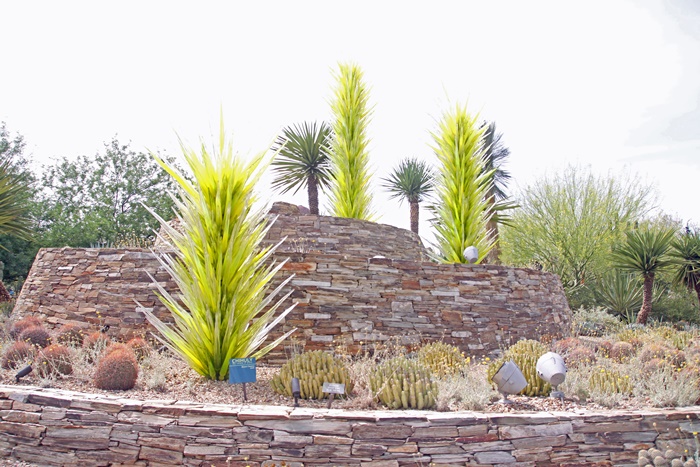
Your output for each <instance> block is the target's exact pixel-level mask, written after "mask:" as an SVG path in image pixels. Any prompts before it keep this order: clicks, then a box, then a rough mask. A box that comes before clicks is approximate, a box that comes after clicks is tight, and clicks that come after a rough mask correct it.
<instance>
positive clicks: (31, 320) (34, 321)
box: [10, 316, 42, 339]
mask: <svg viewBox="0 0 700 467" xmlns="http://www.w3.org/2000/svg"><path fill="white" fill-rule="evenodd" d="M41 325H42V323H41V320H40V319H39V318H37V317H36V316H25V317H24V318H22V319H19V320H17V321H15V322H14V323H13V324H12V326H11V327H10V337H11V338H13V339H19V336H20V334H22V332H23V331H24V330H25V329H28V328H32V327H34V326H41Z"/></svg>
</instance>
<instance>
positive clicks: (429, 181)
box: [382, 158, 435, 234]
mask: <svg viewBox="0 0 700 467" xmlns="http://www.w3.org/2000/svg"><path fill="white" fill-rule="evenodd" d="M383 181H384V184H383V185H382V186H383V187H384V188H385V189H386V190H387V191H389V192H390V193H391V198H392V199H393V198H399V200H400V201H402V202H403V200H406V201H408V204H409V206H410V210H411V211H410V215H411V231H412V232H415V233H416V234H417V233H418V220H419V203H421V202H422V201H423V200H424V199H425V197H426V196H428V195H429V194H430V193H431V192H432V190H433V185H434V184H435V175H434V174H433V171H432V169H431V168H430V166H429V165H428V164H427V163H426V162H424V161H419V160H418V159H416V158H413V159H404V160H402V161H401V162H399V165H398V167H396V168H395V169H394V171H393V172H392V173H391V175H389V177H387V178H384V179H383Z"/></svg>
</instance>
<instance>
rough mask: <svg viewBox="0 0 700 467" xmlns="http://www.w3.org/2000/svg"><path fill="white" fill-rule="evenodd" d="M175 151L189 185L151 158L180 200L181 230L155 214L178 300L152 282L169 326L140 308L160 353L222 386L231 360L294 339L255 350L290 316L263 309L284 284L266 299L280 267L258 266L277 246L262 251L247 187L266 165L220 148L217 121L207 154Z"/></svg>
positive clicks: (257, 212)
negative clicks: (166, 351)
mask: <svg viewBox="0 0 700 467" xmlns="http://www.w3.org/2000/svg"><path fill="white" fill-rule="evenodd" d="M181 146H182V150H183V153H184V156H185V160H186V161H187V164H188V165H189V168H190V170H191V172H192V181H190V180H188V179H187V177H185V176H184V175H183V174H182V173H180V172H179V171H178V170H177V169H176V168H175V167H173V166H169V165H168V164H167V163H166V162H164V161H163V160H162V159H161V158H159V157H158V156H157V155H155V154H154V155H153V157H154V158H155V159H156V160H157V161H158V163H159V164H160V165H161V166H162V167H163V168H164V169H165V170H166V171H168V173H169V174H170V175H171V176H172V177H173V178H174V179H175V180H176V181H177V183H178V185H179V187H178V191H179V193H178V194H179V197H174V198H175V211H176V216H177V219H178V221H179V223H180V226H181V228H180V229H175V228H173V227H172V226H171V225H169V224H168V223H167V222H165V221H164V220H163V219H162V218H160V217H158V216H157V215H156V217H157V218H158V220H159V221H160V223H161V226H162V229H163V230H164V231H165V232H166V234H167V235H164V236H163V237H162V238H163V240H164V241H165V242H167V243H168V244H169V245H170V246H171V247H172V249H173V251H174V253H173V254H171V255H169V254H164V255H160V256H159V260H160V262H161V264H162V265H163V267H164V268H165V269H166V270H167V271H168V272H169V273H170V275H171V276H172V277H173V279H174V280H175V282H176V283H177V285H178V287H179V289H180V293H179V294H170V293H168V291H166V290H165V288H164V287H163V286H162V285H160V284H158V283H157V282H156V286H157V288H158V292H159V293H158V296H159V298H160V300H161V301H162V302H163V304H164V305H165V306H166V307H167V308H168V310H169V311H170V313H171V314H172V317H173V320H174V324H173V325H169V324H166V323H164V322H162V321H161V320H160V319H158V318H157V317H156V316H155V315H154V314H153V313H152V312H151V311H149V310H148V309H147V308H146V309H144V312H145V314H146V317H147V319H148V321H149V322H150V323H151V324H152V325H153V326H154V327H155V328H156V329H157V330H158V331H159V333H160V335H159V336H157V337H158V338H159V339H160V340H161V341H162V342H163V343H164V344H165V345H166V346H168V347H169V348H170V349H171V350H172V351H173V352H175V353H176V354H178V355H180V356H181V357H182V358H183V359H184V360H185V361H186V362H187V363H188V364H189V365H190V366H191V367H192V368H193V369H194V370H195V371H197V373H199V374H201V375H203V376H204V377H206V378H210V379H219V380H222V379H225V378H226V377H227V376H228V369H229V361H230V359H231V358H246V357H258V358H259V357H262V356H263V355H265V354H266V353H268V352H269V351H270V350H272V349H273V348H274V347H275V346H277V345H278V344H279V343H280V342H281V341H282V340H284V339H285V338H286V337H287V336H288V335H289V334H291V332H293V331H290V332H288V333H286V334H284V335H283V336H282V337H280V338H278V339H276V340H275V341H273V342H272V343H270V344H268V345H265V346H263V347H261V346H262V344H263V343H264V342H265V340H266V339H267V337H268V334H269V332H270V330H271V329H272V328H273V327H274V326H275V325H277V323H279V322H280V320H281V319H282V318H284V316H285V315H286V314H287V313H289V311H291V307H290V308H288V309H287V310H285V311H284V312H282V313H281V314H280V315H279V316H277V317H276V318H275V319H273V317H274V313H275V311H276V309H277V307H278V306H279V305H280V303H281V302H282V301H283V300H284V299H285V298H287V297H286V296H285V297H283V298H282V299H281V300H278V301H277V302H276V303H275V304H273V305H272V306H271V307H270V308H269V309H268V310H267V311H266V310H265V308H266V307H267V306H268V305H269V304H270V303H271V301H272V299H273V297H274V296H275V295H276V294H277V293H278V292H279V291H280V290H281V288H282V287H283V286H284V285H285V284H286V283H287V281H288V280H289V279H291V277H290V278H289V279H287V281H284V283H282V284H281V285H280V286H279V287H277V288H276V289H275V290H273V291H272V292H271V293H269V294H268V293H267V292H268V283H269V282H270V280H271V279H272V278H273V276H274V275H275V273H276V272H277V271H278V270H279V268H280V267H281V266H282V264H283V263H282V264H278V265H274V264H265V261H266V260H267V259H268V258H269V257H270V255H271V254H272V252H273V251H274V249H275V248H276V246H275V247H264V248H263V247H261V242H262V240H263V238H264V236H265V233H266V232H267V230H268V228H269V223H268V221H267V220H266V218H265V212H264V211H263V210H262V209H261V208H260V207H255V206H254V204H255V202H256V201H257V196H256V194H255V192H254V187H255V184H256V182H257V181H258V180H259V178H260V176H261V174H262V173H263V171H264V170H265V168H267V166H268V164H269V162H270V160H269V159H267V158H265V156H264V155H263V154H261V155H258V156H256V157H254V158H253V159H252V160H251V161H250V162H245V161H243V160H241V158H240V157H239V156H237V155H235V154H234V152H233V147H232V146H231V144H229V143H227V142H226V139H225V134H224V127H223V121H222V122H221V129H220V137H219V144H218V148H214V150H213V151H211V152H210V151H209V150H208V149H207V148H206V146H205V145H204V144H202V147H201V149H200V151H199V152H197V151H194V150H192V149H189V148H187V147H185V146H184V145H183V144H182V143H181ZM217 149H218V150H217ZM152 213H153V212H152ZM153 214H154V215H155V213H153ZM154 282H155V280H154Z"/></svg>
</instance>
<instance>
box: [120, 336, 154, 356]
mask: <svg viewBox="0 0 700 467" xmlns="http://www.w3.org/2000/svg"><path fill="white" fill-rule="evenodd" d="M126 345H128V346H129V347H131V348H132V349H133V351H134V353H135V354H136V359H137V360H138V361H141V360H143V359H144V358H146V357H147V356H148V355H149V354H150V353H151V350H152V349H151V345H150V344H149V343H148V341H146V339H144V338H143V337H134V338H133V339H130V340H129V341H128V342H127V343H126Z"/></svg>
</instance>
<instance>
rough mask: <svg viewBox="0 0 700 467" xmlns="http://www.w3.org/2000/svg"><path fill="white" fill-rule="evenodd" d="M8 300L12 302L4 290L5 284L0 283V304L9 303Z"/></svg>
mask: <svg viewBox="0 0 700 467" xmlns="http://www.w3.org/2000/svg"><path fill="white" fill-rule="evenodd" d="M10 300H12V297H10V293H9V292H8V291H7V289H6V288H5V284H3V282H2V281H0V303H2V302H9V301H10Z"/></svg>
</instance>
